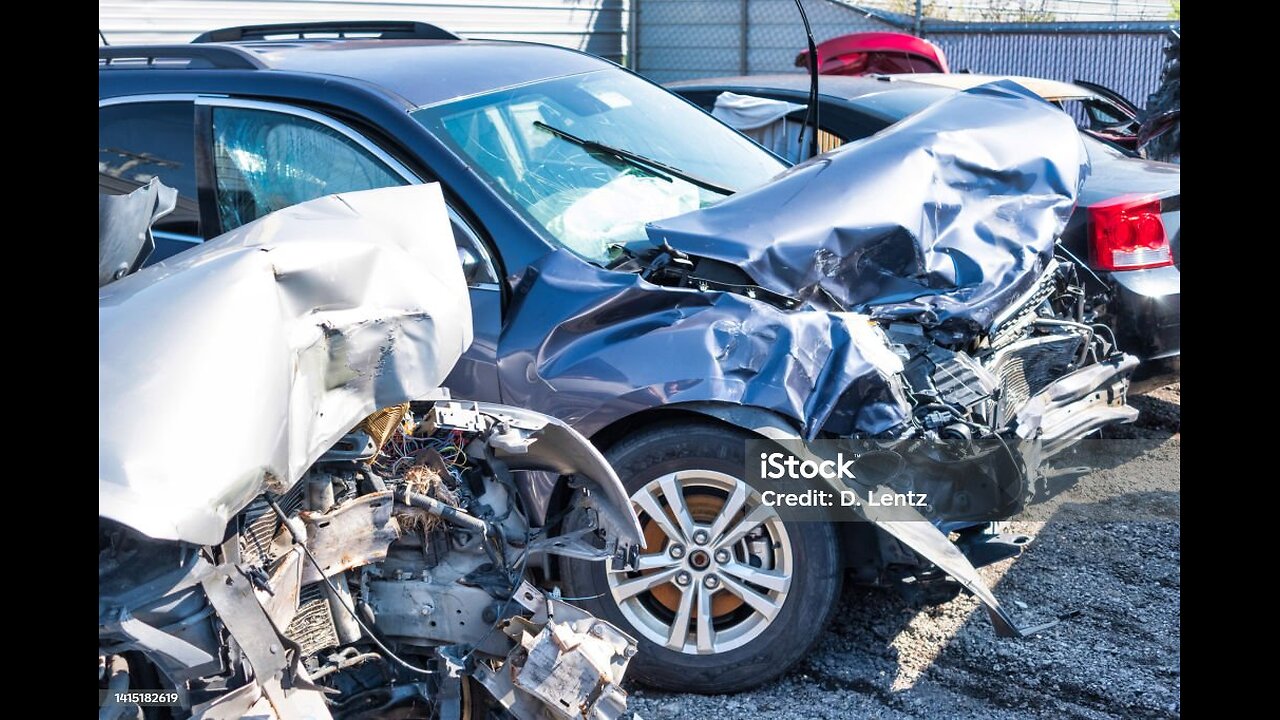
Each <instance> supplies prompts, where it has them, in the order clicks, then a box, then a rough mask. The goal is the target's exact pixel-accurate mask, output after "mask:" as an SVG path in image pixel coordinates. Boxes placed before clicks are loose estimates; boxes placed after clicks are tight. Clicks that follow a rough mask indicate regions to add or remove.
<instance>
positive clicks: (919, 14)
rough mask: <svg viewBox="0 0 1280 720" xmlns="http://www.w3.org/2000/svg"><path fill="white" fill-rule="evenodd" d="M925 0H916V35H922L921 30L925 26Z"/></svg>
mask: <svg viewBox="0 0 1280 720" xmlns="http://www.w3.org/2000/svg"><path fill="white" fill-rule="evenodd" d="M923 18H924V0H916V37H921V35H920V30H921V29H922V28H923V26H924V20H923Z"/></svg>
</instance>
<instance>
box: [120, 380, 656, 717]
mask: <svg viewBox="0 0 1280 720" xmlns="http://www.w3.org/2000/svg"><path fill="white" fill-rule="evenodd" d="M415 409H416V410H417V412H416V413H415V411H414V409H411V407H410V405H409V404H408V403H406V404H404V405H401V406H398V407H393V408H388V409H386V410H383V411H380V412H378V413H376V414H375V415H373V416H371V417H370V418H368V419H366V420H365V421H364V422H362V423H361V424H360V426H359V427H358V428H357V429H356V430H354V431H353V432H351V433H350V434H348V435H347V436H345V437H344V438H343V439H342V441H341V442H339V443H338V444H337V445H336V446H335V447H334V448H333V449H332V450H330V451H329V452H328V453H326V454H325V455H324V456H322V457H321V458H320V460H319V461H318V462H317V463H315V465H314V466H313V467H312V468H311V470H310V471H308V472H307V473H306V474H305V475H304V476H303V477H302V478H301V479H300V480H299V481H298V482H296V483H294V484H293V485H292V486H290V487H288V488H281V489H280V491H279V492H278V493H277V492H267V493H265V494H263V495H262V496H260V497H259V498H258V499H256V500H254V501H253V502H252V503H250V504H249V505H248V506H247V507H246V508H245V509H244V510H243V511H242V512H241V513H240V514H239V515H238V516H237V517H236V518H235V520H234V521H233V522H232V525H231V527H230V528H228V537H227V540H226V541H225V542H223V543H222V544H221V545H218V546H213V547H203V548H195V547H191V546H187V545H180V544H157V543H149V542H147V541H146V539H145V538H140V537H139V536H138V535H136V534H135V533H133V532H131V531H129V530H127V529H125V528H123V527H122V526H119V525H116V524H114V523H110V522H105V521H104V523H103V525H102V527H101V538H100V548H99V567H100V581H101V583H102V590H101V595H100V609H101V610H102V612H104V613H107V614H108V615H110V616H112V617H114V618H115V621H114V622H110V621H108V622H104V623H102V628H103V632H100V635H99V649H100V654H101V655H102V662H101V663H100V665H101V666H102V667H104V668H105V667H106V665H107V664H109V663H108V659H110V662H112V663H116V664H118V663H120V661H121V660H120V659H123V660H124V661H125V662H126V663H127V664H128V669H129V671H130V672H133V673H147V672H155V671H156V670H158V671H159V674H160V676H162V677H163V678H165V680H167V681H168V682H166V683H165V684H166V685H168V684H169V683H172V685H173V686H175V687H181V688H184V689H186V690H187V692H188V694H187V698H188V700H189V705H190V710H191V715H192V716H193V717H227V716H236V717H238V716H240V715H241V714H242V713H246V712H250V710H251V709H252V708H254V707H256V703H259V702H261V701H262V698H259V697H258V695H257V694H256V693H254V692H252V690H251V689H252V688H254V687H256V686H261V687H262V689H263V697H264V698H265V700H266V702H268V703H269V704H270V705H271V706H273V707H275V708H276V710H275V711H276V713H277V714H278V715H279V716H280V717H289V716H290V715H289V714H288V713H286V712H283V711H282V710H281V705H280V704H278V701H283V698H284V691H285V689H288V688H290V686H292V688H293V689H307V688H311V689H312V690H313V692H311V693H310V695H311V696H312V698H311V703H310V705H312V706H313V707H311V710H310V711H312V712H321V711H324V712H327V713H329V714H331V715H332V716H333V717H335V718H357V717H359V718H372V717H379V718H381V717H394V718H438V717H458V716H459V713H462V716H465V717H471V716H479V717H483V714H482V713H481V711H482V710H483V708H485V707H486V706H487V705H488V704H492V705H493V706H494V707H499V706H506V709H507V710H509V711H510V712H511V713H512V714H513V715H514V716H516V717H520V718H534V717H563V718H571V717H572V718H577V717H586V718H612V717H617V716H618V715H619V714H620V713H621V712H622V711H623V710H624V709H625V705H626V700H625V697H626V694H625V692H623V691H622V689H621V688H620V687H619V686H618V684H617V680H619V679H620V678H621V677H622V675H623V673H624V672H625V670H626V666H627V662H628V660H629V658H630V657H631V656H632V655H633V654H634V653H635V642H634V640H632V639H631V638H629V637H628V636H627V635H625V634H623V633H622V632H620V631H619V630H617V628H615V627H613V626H612V625H609V624H608V623H605V622H603V621H599V620H596V619H594V618H592V617H591V616H590V615H587V614H586V613H584V612H582V611H581V610H578V609H577V608H575V607H573V606H572V605H569V604H568V603H565V602H561V601H559V600H558V599H556V598H554V597H548V596H546V595H545V594H544V593H543V592H542V591H540V590H538V589H537V588H535V587H534V586H533V585H531V584H529V583H528V582H527V581H526V573H525V570H526V565H527V563H528V560H529V556H530V554H534V553H538V552H547V551H551V552H554V545H553V544H547V543H545V542H544V543H541V544H540V543H539V542H538V541H539V540H540V539H544V538H543V534H544V532H545V531H546V528H539V527H531V526H530V524H529V521H528V518H527V516H526V514H525V513H524V511H523V510H522V509H521V499H520V491H519V489H518V488H517V486H516V480H515V477H514V475H513V471H512V470H510V469H509V466H508V462H507V460H505V459H502V457H501V456H506V457H507V459H510V456H511V455H512V454H513V453H514V454H516V455H519V454H521V451H522V450H525V449H526V448H527V447H528V446H529V445H531V444H533V443H536V442H538V441H539V433H538V431H537V430H531V429H529V428H528V427H522V426H521V425H520V424H519V423H518V421H513V419H512V418H506V417H503V416H501V415H494V414H489V413H485V412H481V411H479V410H478V409H476V407H475V406H468V405H467V404H464V403H457V402H437V403H434V404H431V405H428V406H427V407H426V408H425V409H424V408H422V407H420V406H419V407H416V408H415ZM419 418H420V419H419ZM517 464H518V462H517ZM584 487H585V486H584ZM577 492H578V493H579V495H580V496H581V497H580V500H581V502H583V503H589V502H591V501H590V499H589V491H587V490H585V489H579V490H578V491H577ZM606 535H607V533H605V532H603V531H602V532H600V533H596V534H595V535H594V537H593V540H594V541H595V544H596V545H598V546H599V547H600V550H599V554H600V557H601V559H604V558H605V557H606V556H608V557H613V556H614V554H615V552H617V550H618V549H617V544H616V542H614V543H613V544H612V545H606V543H605V539H604V538H605V537H606ZM606 548H607V549H606ZM626 550H627V549H626V548H625V547H624V548H623V549H622V551H621V554H620V555H618V556H617V560H618V562H619V566H621V564H622V563H624V562H626V557H625V555H626ZM140 576H146V577H147V578H148V580H147V581H146V582H143V583H138V582H137V579H138V578H139V577H140ZM116 581H118V582H116ZM264 623H269V625H267V626H266V628H267V632H269V633H270V636H273V637H274V636H276V633H275V632H273V631H271V630H270V628H272V627H274V628H275V629H277V630H278V631H279V635H278V637H279V641H278V642H275V643H273V642H269V641H265V640H264V639H263V637H262V636H261V635H260V634H257V633H255V634H253V635H250V634H249V633H250V632H252V631H253V630H254V629H255V626H260V625H263V624H264ZM224 637H229V642H226V643H223V642H222V640H221V639H222V638H224ZM197 658H198V659H197ZM151 663H154V664H155V667H154V668H151V667H149V665H150V664H151ZM268 672H270V673H272V674H270V675H268ZM466 676H471V677H474V678H476V681H477V682H478V684H479V685H480V686H483V687H484V688H486V689H487V693H483V692H482V691H481V690H480V689H479V687H477V686H474V685H471V684H470V683H468V684H465V685H464V684H462V683H461V682H460V679H461V678H463V677H466ZM275 693H281V695H280V696H279V697H275V696H274V694H275ZM482 694H483V695H491V698H489V697H486V698H484V699H483V700H482V699H481V695H482ZM303 695H304V696H305V695H306V693H303ZM297 697H298V694H297V693H293V694H292V696H291V699H290V700H288V701H287V702H285V704H284V707H290V708H295V709H296V708H297V703H298V702H299V701H298V700H297ZM322 698H323V699H322ZM478 713H480V714H478ZM320 716H321V717H323V716H324V715H320Z"/></svg>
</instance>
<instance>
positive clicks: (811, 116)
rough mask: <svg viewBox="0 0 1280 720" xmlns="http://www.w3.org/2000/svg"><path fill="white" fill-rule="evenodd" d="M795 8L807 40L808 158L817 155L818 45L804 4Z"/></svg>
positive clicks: (806, 118) (802, 132)
mask: <svg viewBox="0 0 1280 720" xmlns="http://www.w3.org/2000/svg"><path fill="white" fill-rule="evenodd" d="M796 8H797V9H799V10H800V20H801V21H803V22H804V34H805V35H806V36H807V37H808V38H809V109H808V110H806V111H805V114H804V124H805V126H806V127H810V128H813V134H812V135H810V136H809V157H813V156H815V155H817V154H818V45H817V43H815V42H814V41H813V28H812V27H811V26H810V25H809V16H808V15H807V14H806V13H805V11H804V4H803V3H801V2H800V0H796ZM804 131H805V128H800V137H801V138H803V137H804Z"/></svg>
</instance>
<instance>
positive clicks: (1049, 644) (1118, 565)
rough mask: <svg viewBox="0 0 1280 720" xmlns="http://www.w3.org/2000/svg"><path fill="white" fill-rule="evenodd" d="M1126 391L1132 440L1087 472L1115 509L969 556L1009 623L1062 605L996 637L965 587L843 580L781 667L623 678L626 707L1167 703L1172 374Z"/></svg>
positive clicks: (854, 710) (688, 712)
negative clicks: (627, 688)
mask: <svg viewBox="0 0 1280 720" xmlns="http://www.w3.org/2000/svg"><path fill="white" fill-rule="evenodd" d="M1134 404H1135V405H1136V406H1137V407H1138V408H1139V409H1140V410H1141V411H1142V416H1141V418H1140V419H1139V421H1138V423H1137V425H1136V426H1134V427H1131V428H1127V429H1126V430H1124V431H1123V432H1122V433H1120V434H1119V435H1113V436H1112V437H1120V438H1138V439H1143V440H1146V441H1147V443H1146V445H1145V446H1144V449H1143V450H1142V452H1141V453H1136V454H1135V455H1134V456H1133V457H1128V458H1126V459H1125V460H1124V461H1123V462H1120V463H1119V464H1117V465H1116V466H1115V467H1112V468H1109V469H1107V470H1105V471H1103V472H1102V473H1101V475H1103V476H1104V477H1103V479H1102V480H1101V481H1100V482H1101V483H1102V484H1103V485H1110V487H1111V488H1112V490H1113V491H1114V490H1116V489H1117V488H1119V489H1120V490H1119V492H1118V493H1115V494H1114V495H1112V500H1113V501H1114V502H1111V503H1108V504H1109V505H1110V506H1114V505H1117V504H1118V505H1119V506H1120V507H1122V508H1124V509H1125V512H1120V513H1116V515H1117V517H1116V519H1113V520H1099V519H1098V518H1097V517H1096V516H1088V517H1086V515H1088V513H1084V512H1079V511H1078V510H1077V509H1076V508H1075V507H1074V506H1073V505H1071V504H1063V505H1062V506H1061V507H1059V508H1056V509H1055V510H1054V512H1053V514H1052V515H1051V516H1048V520H1047V521H1046V522H1016V523H1014V524H1013V526H1012V530H1013V531H1015V532H1024V533H1027V534H1030V535H1033V536H1035V538H1036V539H1035V541H1034V542H1033V543H1032V544H1031V545H1030V546H1029V547H1028V549H1027V550H1026V551H1025V552H1023V554H1022V556H1021V557H1019V558H1017V559H1014V560H1006V561H1004V562H1001V563H998V564H996V565H993V566H990V567H987V568H983V570H982V574H983V576H984V577H985V578H986V580H987V582H988V583H989V584H991V585H992V586H993V587H994V589H995V592H996V595H997V596H998V597H999V598H1000V599H1001V601H1002V603H1004V604H1005V605H1006V606H1007V607H1008V608H1009V610H1010V611H1011V612H1013V613H1014V614H1015V616H1016V617H1018V619H1019V621H1020V622H1023V623H1026V624H1030V623H1036V622H1040V621H1043V620H1045V619H1048V618H1049V617H1052V616H1054V615H1057V614H1060V613H1066V612H1068V611H1071V610H1079V611H1080V614H1079V615H1078V616H1077V617H1074V618H1071V619H1069V620H1067V621H1065V622H1063V623H1062V624H1060V625H1057V626H1056V627H1054V628H1052V629H1049V630H1047V631H1045V632H1043V633H1040V634H1039V635H1036V636H1035V637H1033V638H1029V639H1026V640H1003V639H999V638H997V637H995V634H994V633H993V632H992V630H991V624H990V622H989V621H988V620H987V617H986V613H984V612H981V611H980V610H979V605H978V603H977V601H975V600H973V599H972V598H971V597H969V596H968V595H962V596H961V597H958V598H956V599H955V600H952V601H950V602H947V603H945V604H942V605H936V606H931V605H929V604H927V603H926V602H924V601H921V600H916V601H910V600H907V599H905V598H904V597H903V595H902V594H901V593H899V592H897V591H894V590H879V589H864V588H850V589H848V590H847V591H846V592H845V599H844V602H843V603H842V605H841V607H840V609H839V610H838V611H837V615H836V621H835V623H834V626H833V627H832V628H831V632H830V633H829V634H828V635H827V636H826V637H825V638H824V639H822V640H821V641H820V642H819V644H818V645H817V647H816V648H815V649H814V651H813V653H812V654H811V656H810V658H809V659H808V660H807V661H805V662H802V663H801V664H800V665H799V666H797V667H796V668H794V669H793V670H792V671H791V672H790V673H788V674H787V675H785V676H783V677H782V678H781V679H780V680H778V681H776V682H774V683H771V684H769V685H766V686H764V687H761V688H760V689H758V690H754V691H751V692H746V693H742V694H739V695H734V696H728V697H710V696H702V695H695V694H686V695H680V694H669V693H660V692H657V691H654V690H648V689H644V688H634V689H633V690H632V700H631V703H630V705H631V707H632V708H633V710H634V711H635V712H636V714H637V715H639V716H640V717H642V718H645V720H660V719H662V718H715V719H717V720H720V719H728V718H752V719H753V720H755V719H766V718H854V717H875V718H932V717H952V718H956V717H959V718H970V717H972V718H1023V717H1052V718H1062V717H1067V718H1119V717H1178V716H1180V714H1181V711H1180V682H1181V679H1180V671H1179V650H1178V644H1179V637H1180V623H1181V612H1180V605H1179V585H1180V556H1179V542H1180V531H1179V524H1178V522H1177V520H1176V519H1163V520H1161V519H1153V518H1152V517H1151V516H1153V515H1154V516H1163V517H1165V518H1176V517H1177V510H1178V498H1177V494H1176V492H1170V491H1169V490H1170V488H1171V487H1172V488H1173V489H1175V490H1176V488H1177V485H1178V479H1179V477H1180V475H1179V466H1178V460H1179V454H1180V448H1179V445H1180V442H1181V441H1180V436H1179V423H1180V410H1181V408H1180V405H1181V387H1180V385H1171V386H1169V387H1165V388H1161V389H1159V390H1156V391H1153V392H1152V393H1149V394H1148V395H1146V396H1143V397H1139V398H1136V399H1135V400H1134ZM1128 509H1138V510H1148V511H1151V512H1137V513H1132V514H1131V513H1128V512H1127V510H1128ZM1135 518H1140V519H1135Z"/></svg>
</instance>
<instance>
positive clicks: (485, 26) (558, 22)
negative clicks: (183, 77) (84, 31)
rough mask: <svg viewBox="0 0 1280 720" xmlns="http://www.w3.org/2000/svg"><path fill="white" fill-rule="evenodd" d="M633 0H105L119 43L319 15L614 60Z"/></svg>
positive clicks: (185, 37) (103, 24)
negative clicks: (406, 24)
mask: <svg viewBox="0 0 1280 720" xmlns="http://www.w3.org/2000/svg"><path fill="white" fill-rule="evenodd" d="M628 2H629V0H454V1H453V2H440V1H438V0H377V1H376V2H375V1H373V0H99V2H98V27H99V29H100V30H102V32H103V33H104V34H106V36H107V41H108V42H110V43H111V44H113V45H125V44H136V43H183V42H187V41H189V40H190V39H191V38H193V37H195V36H196V35H198V34H199V33H201V32H204V31H206V30H212V29H214V28H220V27H227V26H232V25H256V24H263V23H280V22H298V21H308V20H311V21H316V20H418V21H422V22H429V23H431V24H433V25H439V26H440V27H442V28H444V29H446V30H450V31H452V32H455V33H457V34H459V35H462V36H463V37H471V38H494V39H501V40H528V41H532V42H544V43H550V44H553V45H562V46H565V47H570V48H575V49H578V50H586V51H587V52H591V53H594V54H596V55H600V56H602V57H606V58H608V59H610V60H613V61H615V62H620V61H621V60H622V57H623V54H624V51H625V47H626V44H625V42H624V36H623V29H624V27H625V24H626V10H625V8H626V5H627V4H628Z"/></svg>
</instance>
